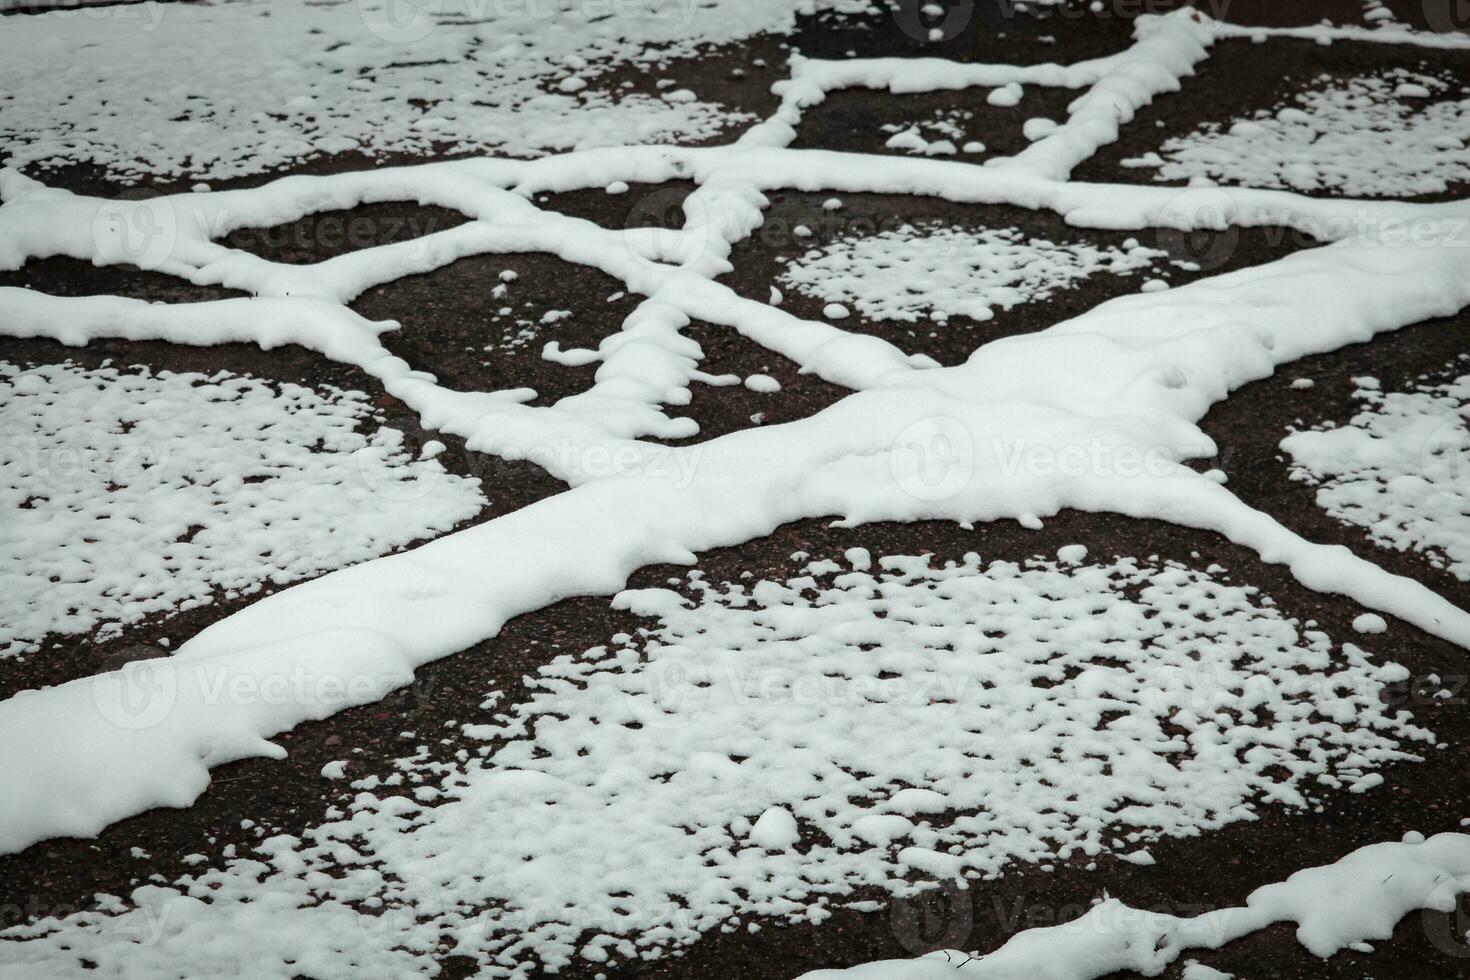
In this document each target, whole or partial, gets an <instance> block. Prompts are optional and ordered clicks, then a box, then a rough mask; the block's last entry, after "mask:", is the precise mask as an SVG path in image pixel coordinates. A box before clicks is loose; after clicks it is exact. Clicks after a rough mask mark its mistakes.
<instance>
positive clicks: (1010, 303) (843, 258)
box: [780, 224, 1168, 323]
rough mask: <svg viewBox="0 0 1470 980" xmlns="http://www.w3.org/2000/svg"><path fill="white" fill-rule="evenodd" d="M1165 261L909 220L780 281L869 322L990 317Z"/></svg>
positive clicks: (845, 245)
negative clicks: (1077, 285) (1080, 284)
mask: <svg viewBox="0 0 1470 980" xmlns="http://www.w3.org/2000/svg"><path fill="white" fill-rule="evenodd" d="M1167 257H1168V253H1167V252H1162V251H1159V250H1158V249H1151V248H1146V247H1144V246H1142V245H1140V244H1138V242H1137V241H1130V242H1129V243H1125V247H1124V248H1121V249H1120V248H1113V247H1109V246H1097V245H1093V244H1090V243H1088V242H1068V243H1057V242H1050V241H1046V240H1045V239H1039V238H1029V237H1028V236H1026V235H1025V234H1023V233H1022V232H1021V231H1020V229H1017V228H988V229H983V230H980V231H969V230H966V229H962V228H954V227H947V226H944V225H939V224H934V225H927V226H921V227H914V226H912V225H904V226H903V227H901V228H896V229H893V230H889V231H883V232H879V233H878V234H876V235H866V236H854V237H849V238H843V239H840V240H838V241H836V242H833V243H832V244H830V245H827V246H825V247H823V248H819V249H813V250H812V251H810V252H807V253H806V254H805V255H803V256H801V257H800V258H798V259H793V260H792V261H791V262H790V263H789V264H788V265H787V267H786V268H785V270H783V271H782V273H781V275H780V281H781V282H782V283H783V284H785V285H787V286H793V287H795V288H796V289H798V290H800V291H801V292H803V293H805V294H806V295H808V296H812V297H815V298H818V299H822V300H825V301H827V302H829V303H844V304H849V305H851V306H852V307H854V308H855V309H857V310H858V311H860V312H861V313H862V314H863V315H864V316H866V317H867V318H868V319H870V320H900V321H904V322H907V323H913V322H916V321H918V320H920V319H923V318H925V317H928V318H930V319H934V320H943V319H946V318H948V317H950V316H966V317H969V318H971V319H973V320H989V319H990V318H991V317H993V316H994V315H995V313H994V310H993V308H994V307H999V308H1000V309H1002V310H1009V309H1011V308H1012V307H1015V306H1019V305H1020V304H1022V303H1027V302H1030V301H1032V300H1043V299H1046V298H1048V297H1049V296H1051V295H1052V294H1053V293H1055V292H1056V291H1058V290H1061V289H1066V288H1068V287H1069V286H1071V285H1073V284H1074V283H1078V282H1081V281H1082V280H1084V279H1087V278H1089V277H1091V276H1094V275H1097V274H1098V273H1103V272H1106V273H1109V274H1111V275H1127V274H1129V273H1132V272H1137V271H1139V270H1142V269H1147V268H1149V266H1150V265H1152V263H1153V262H1154V261H1155V260H1158V259H1162V258H1167Z"/></svg>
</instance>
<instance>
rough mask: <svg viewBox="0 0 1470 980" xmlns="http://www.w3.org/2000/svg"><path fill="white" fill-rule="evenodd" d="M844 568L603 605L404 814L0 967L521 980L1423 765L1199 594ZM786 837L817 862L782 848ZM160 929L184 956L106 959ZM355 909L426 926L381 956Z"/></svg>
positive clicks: (1144, 571) (1380, 714) (358, 817)
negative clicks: (609, 632) (464, 960)
mask: <svg viewBox="0 0 1470 980" xmlns="http://www.w3.org/2000/svg"><path fill="white" fill-rule="evenodd" d="M842 557H843V558H845V559H846V562H845V563H844V562H837V561H834V560H831V559H824V558H822V557H820V556H817V557H815V558H814V559H813V560H812V561H811V562H810V563H809V565H808V567H807V568H806V569H804V570H803V571H802V574H798V575H796V576H794V577H791V578H788V579H785V580H764V581H755V582H744V583H735V582H720V581H706V580H705V578H704V577H703V576H698V575H691V576H690V577H689V578H688V579H687V580H686V583H685V584H684V585H683V586H681V587H680V589H679V591H678V592H676V591H674V590H672V589H642V590H635V591H632V592H623V593H620V594H619V596H618V597H617V598H616V599H615V600H614V605H615V606H616V607H617V608H621V609H629V610H632V611H634V612H636V613H639V614H640V615H645V616H648V617H650V619H649V621H648V623H647V625H646V626H644V627H642V628H640V629H638V630H637V631H636V635H627V634H622V635H620V636H619V637H614V638H610V639H609V640H608V642H606V643H604V644H602V645H599V646H596V647H593V648H591V649H588V650H586V651H582V652H579V653H576V654H566V655H563V656H560V657H557V658H556V659H555V660H553V661H552V662H551V663H549V664H547V665H545V666H544V667H542V668H540V669H539V671H538V672H537V673H536V675H535V676H533V677H532V678H530V680H531V696H530V698H529V699H528V700H527V701H526V702H524V703H522V704H519V705H516V706H513V707H511V708H509V709H508V711H507V714H505V715H503V716H501V718H500V719H499V720H498V721H497V722H496V723H495V724H480V725H470V726H465V729H464V732H465V734H466V735H467V736H469V737H470V738H472V739H478V740H480V741H482V742H483V743H484V744H485V746H486V749H485V751H484V752H483V753H482V754H481V755H480V756H477V757H471V758H470V759H469V760H468V761H467V762H466V764H465V765H464V766H456V765H446V764H444V763H439V762H433V761H428V760H421V759H418V758H416V757H415V756H410V757H408V758H405V759H401V760H399V762H398V763H397V764H396V767H395V768H396V769H397V770H398V771H399V772H401V773H403V774H404V775H405V776H406V777H407V778H406V779H405V780H404V781H403V783H404V785H403V787H402V788H394V787H391V786H387V785H382V784H379V783H378V782H377V780H376V779H370V780H360V781H358V782H357V783H356V784H354V789H356V790H359V791H365V790H373V791H376V795H375V794H373V793H368V792H361V793H360V795H357V796H355V797H354V798H353V799H352V801H351V804H350V812H349V813H348V814H346V815H344V816H343V817H341V818H340V819H338V820H335V821H328V822H327V823H325V824H323V825H321V826H319V827H316V828H315V829H314V830H313V831H312V832H311V835H310V838H309V839H306V840H301V841H296V840H287V839H281V838H275V839H272V840H271V841H267V842H266V845H265V847H264V849H263V852H262V853H259V854H253V855H244V856H241V857H240V858H238V859H236V860H234V861H230V862H226V863H225V864H223V866H221V867H216V868H206V869H201V870H200V871H198V872H197V873H196V874H195V875H193V876H192V877H190V878H188V879H184V880H181V881H179V882H176V883H174V884H173V885H171V886H168V887H167V888H163V889H160V888H155V887H154V886H149V887H148V888H147V889H144V890H143V892H142V894H141V895H140V894H138V893H135V894H134V895H133V896H132V901H133V902H134V903H136V904H137V905H138V906H139V910H138V911H137V912H125V913H123V916H122V917H121V918H113V917H112V916H108V915H97V914H92V913H83V914H82V915H80V916H73V917H71V918H70V919H69V920H67V921H66V922H64V923H53V924H50V925H41V926H37V927H34V928H27V929H24V930H19V931H12V932H11V933H9V934H7V936H6V938H18V937H20V936H22V935H24V936H29V937H41V936H44V938H33V939H32V941H31V942H29V943H25V944H22V945H20V946H17V947H12V950H13V956H12V962H14V963H15V964H16V965H15V967H14V968H15V969H16V970H24V969H25V968H26V966H25V965H26V964H27V963H30V962H45V963H48V964H50V965H51V966H52V967H53V968H57V967H59V966H60V965H64V964H67V963H73V964H74V963H76V962H77V959H78V958H82V957H84V958H86V959H88V960H91V961H93V962H97V963H99V964H100V966H99V969H98V970H97V971H96V972H93V973H91V974H90V975H91V976H93V977H99V978H100V977H108V976H113V975H118V974H119V973H120V972H121V971H122V969H123V968H124V966H128V967H131V968H133V969H147V968H148V966H149V964H152V963H163V962H169V961H170V956H171V955H173V956H179V955H182V956H186V957H187V960H186V962H187V964H188V968H187V973H188V975H189V976H191V977H207V976H217V975H229V974H230V971H232V970H234V969H236V964H237V962H238V961H237V959H236V957H237V956H238V955H239V953H240V950H241V948H242V945H241V944H250V947H251V949H252V962H253V963H255V964H257V968H258V969H260V970H261V971H263V972H266V973H269V972H272V968H271V965H273V964H282V961H283V960H285V959H288V958H294V959H296V960H298V961H301V962H322V963H328V962H330V963H332V965H331V967H330V968H329V969H328V970H326V971H325V972H323V973H321V974H319V975H321V976H323V977H324V978H327V977H335V976H352V975H354V974H353V973H352V970H354V969H356V970H357V971H358V972H357V973H356V974H355V975H359V976H360V975H363V973H364V971H365V970H366V972H367V973H369V974H370V975H373V976H380V975H381V976H400V975H406V974H408V973H410V972H411V970H412V968H413V966H415V965H417V966H420V967H421V966H423V965H424V964H425V962H426V958H427V957H430V956H432V955H433V951H434V946H435V944H436V941H437V937H438V936H440V935H444V934H447V935H450V936H453V937H455V939H454V942H455V950H456V952H457V953H459V954H460V955H465V956H470V957H473V958H474V959H475V960H477V961H478V962H479V963H480V964H481V965H489V964H490V963H492V962H493V963H495V964H497V965H498V966H499V967H500V968H501V969H502V970H504V971H506V972H507V973H510V974H511V975H535V974H536V973H537V971H540V970H545V969H550V968H552V967H554V966H556V965H558V964H563V963H566V962H568V961H569V960H571V959H574V958H579V957H580V958H587V959H593V960H596V959H597V958H598V956H599V951H604V952H608V953H612V952H614V951H620V955H621V957H622V958H624V959H626V958H629V957H630V956H633V955H635V953H634V951H636V955H644V954H651V953H652V952H653V951H655V950H666V949H668V948H669V947H670V946H676V945H680V944H684V943H687V942H690V941H693V940H695V939H697V938H698V937H699V936H700V935H702V934H703V933H706V932H709V931H711V930H714V929H717V928H724V927H727V926H730V925H732V924H735V923H744V922H746V921H758V920H759V918H761V917H777V918H784V919H790V920H807V921H813V922H816V921H820V920H821V918H822V917H823V916H824V914H825V905H826V904H827V903H828V902H829V901H832V900H834V899H835V898H837V897H840V896H842V895H844V894H847V893H850V892H851V891H853V890H854V889H856V888H859V887H872V886H880V887H883V888H886V889H888V890H890V891H893V892H896V893H899V894H904V893H906V892H907V891H908V890H909V889H911V888H912V886H910V885H908V884H907V883H906V881H905V878H906V876H907V875H908V873H910V872H912V871H916V870H928V871H931V872H936V873H943V874H946V875H949V874H959V873H965V872H967V873H970V874H982V875H994V874H997V873H999V872H1000V871H1001V869H1002V868H1004V867H1006V866H1007V865H1008V864H1010V863H1012V862H1015V861H1023V862H1027V863H1039V862H1046V861H1051V860H1056V859H1063V860H1065V859H1067V858H1068V857H1096V856H1099V855H1106V854H1109V853H1115V854H1118V855H1120V857H1121V858H1123V859H1125V860H1132V861H1134V862H1139V861H1141V860H1146V859H1145V858H1142V857H1141V856H1140V855H1141V853H1142V852H1141V850H1140V844H1141V843H1143V842H1146V841H1148V840H1151V839H1154V838H1157V837H1159V836H1163V835H1193V834H1196V833H1199V832H1201V831H1203V830H1207V829H1210V828H1213V827H1218V826H1222V825H1224V824H1226V823H1230V822H1234V821H1237V820H1242V819H1250V818H1251V817H1252V815H1253V814H1254V813H1255V812H1256V810H1257V809H1258V808H1260V807H1269V806H1292V807H1299V806H1303V805H1307V804H1308V802H1309V801H1310V799H1311V795H1312V793H1313V791H1314V790H1315V789H1319V788H1321V787H1323V786H1329V785H1336V784H1339V783H1340V782H1341V781H1343V780H1348V781H1351V780H1356V779H1358V778H1360V777H1361V776H1362V775H1363V774H1364V773H1365V772H1372V771H1373V770H1374V769H1376V768H1377V767H1378V766H1380V765H1383V764H1385V763H1388V762H1390V761H1393V760H1395V759H1399V758H1404V757H1406V754H1407V753H1409V752H1410V751H1412V748H1413V746H1414V745H1416V744H1418V743H1421V742H1432V736H1430V734H1429V733H1428V732H1425V731H1423V730H1422V729H1419V728H1418V727H1416V726H1415V725H1413V724H1412V723H1411V722H1410V721H1409V720H1408V718H1407V716H1406V715H1403V714H1400V713H1398V712H1397V711H1396V710H1390V709H1389V708H1388V707H1386V706H1385V704H1384V703H1383V702H1384V699H1383V698H1382V693H1383V692H1384V690H1385V685H1386V684H1388V683H1391V682H1392V679H1393V678H1396V677H1398V676H1399V673H1400V672H1401V671H1402V669H1401V668H1398V669H1397V670H1394V669H1385V665H1384V664H1382V663H1381V662H1377V661H1374V660H1370V659H1369V658H1368V657H1367V656H1366V655H1364V654H1363V653H1361V652H1360V651H1358V650H1357V649H1356V648H1354V647H1352V646H1351V645H1343V646H1341V647H1337V646H1335V645H1334V644H1333V643H1332V642H1331V640H1330V639H1329V638H1328V637H1327V636H1325V635H1324V634H1322V633H1320V632H1317V631H1312V630H1303V629H1302V628H1301V627H1300V626H1299V625H1298V624H1296V623H1294V622H1292V621H1291V620H1289V619H1287V618H1285V617H1284V616H1283V615H1282V614H1281V613H1280V612H1279V611H1277V610H1276V609H1275V608H1274V607H1272V606H1271V605H1269V604H1267V602H1266V601H1265V597H1263V596H1260V595H1259V594H1258V593H1256V591H1255V590H1253V589H1251V588H1248V587H1244V586H1238V585H1233V584H1230V583H1229V582H1227V581H1225V580H1223V579H1222V578H1219V577H1216V576H1212V575H1209V574H1206V573H1203V572H1200V571H1198V570H1194V569H1189V568H1186V567H1183V566H1179V565H1174V564H1160V565H1143V564H1139V563H1138V562H1136V561H1134V560H1132V559H1122V560H1117V561H1113V562H1110V563H1107V564H1092V565H1080V566H1066V567H1063V566H1059V565H1057V564H1056V563H1054V562H1051V561H1047V560H1043V559H1034V560H1032V561H1029V562H1027V563H1025V564H1024V565H1017V564H1013V563H1009V562H991V563H988V564H986V563H984V562H982V561H981V560H980V559H979V558H978V556H975V555H970V556H967V557H966V558H965V559H964V560H963V561H960V562H957V563H953V564H945V565H942V566H941V565H937V564H936V563H934V562H932V561H931V560H930V558H929V556H907V555H888V556H881V557H879V558H877V559H876V561H874V560H873V559H872V556H864V555H862V554H856V553H848V554H845V555H843V556H842ZM870 561H871V562H872V566H871V567H870V568H869V569H868V570H866V571H864V570H859V567H858V566H861V565H864V564H867V563H868V562H870ZM848 565H851V566H852V567H851V569H849V568H848ZM1203 610H1208V612H1206V613H1204V615H1203V616H1201V614H1200V613H1201V611H1203ZM653 617H656V618H653ZM181 690H182V688H181ZM1104 719H1106V721H1104ZM1178 728H1182V729H1184V731H1183V732H1179V731H1177V729H1178ZM854 731H857V732H859V733H860V734H861V737H858V738H854V737H853V736H854ZM917 732H922V733H924V734H923V737H922V738H915V733H917ZM1304 741H1310V742H1311V743H1312V744H1313V746H1314V749H1313V751H1312V752H1311V753H1310V754H1308V755H1302V754H1301V753H1299V752H1298V750H1297V746H1298V745H1300V744H1302V743H1303V742H1304ZM334 771H336V770H334ZM324 775H325V776H328V778H335V777H332V775H331V774H330V773H327V772H325V771H324ZM425 799H427V800H429V801H430V802H428V803H425V802H424V800H425ZM953 813H959V814H961V816H959V817H957V818H955V819H953V820H949V819H939V818H937V817H936V815H938V814H953ZM802 825H806V826H810V827H811V828H812V829H813V831H814V832H815V833H814V835H813V836H814V838H815V842H814V843H812V844H811V846H810V847H803V848H797V847H795V846H794V845H795V844H796V843H797V842H798V840H799V839H800V838H799V829H800V826H802ZM262 873H264V875H265V877H264V880H263V881H260V882H257V876H259V875H261V874H262ZM175 890H176V891H178V892H183V893H185V894H189V895H199V896H207V897H208V898H209V899H210V904H209V905H208V906H204V907H199V908H195V907H194V906H193V905H192V904H189V903H188V901H187V900H185V899H182V898H179V897H176V896H172V895H171V896H167V897H165V896H164V894H163V893H164V892H173V891H175ZM159 902H165V904H166V907H167V908H168V910H169V911H168V927H169V928H170V930H176V931H174V932H172V934H173V935H174V936H175V939H176V948H177V949H179V950H187V952H185V953H173V954H170V953H168V952H167V951H165V950H164V949H157V948H155V949H143V950H135V949H133V948H132V946H131V944H129V943H127V942H126V940H125V939H120V938H119V937H126V936H128V935H129V934H130V930H131V929H133V928H136V926H131V925H130V922H137V921H140V919H141V921H147V919H146V918H145V917H146V916H147V915H148V914H150V912H149V909H151V908H153V907H154V906H155V905H156V904H157V903H159ZM262 904H263V905H265V906H266V907H267V908H269V909H271V910H272V915H271V918H270V919H269V920H267V921H274V919H275V917H276V916H287V917H288V920H287V921H283V922H282V923H281V925H280V929H279V930H278V929H276V928H275V927H272V928H271V929H269V930H265V931H267V932H269V933H271V935H270V937H269V938H268V939H266V938H258V937H256V936H252V935H251V933H252V932H256V933H258V932H260V931H261V930H259V929H255V930H250V929H246V928H245V927H244V923H246V922H249V921H252V920H253V919H257V917H258V916H260V915H261V914H262V913H258V912H256V911H254V908H258V907H260V906H261V905H262ZM355 904H364V905H365V906H366V907H367V908H368V909H371V908H375V907H378V905H379V904H381V906H382V907H385V908H388V909H400V908H401V909H412V910H414V911H415V912H416V913H418V914H419V915H423V916H426V917H427V921H425V922H424V923H422V925H421V927H420V926H418V925H414V924H410V928H408V929H402V928H395V927H391V926H388V925H385V926H384V927H383V928H382V929H381V931H380V930H379V928H377V927H375V926H374V925H373V918H372V914H371V912H370V911H367V912H363V913H358V912H354V911H353V906H354V905H355ZM485 909H492V910H494V912H493V914H482V913H481V912H478V911H477V910H485ZM152 914H156V913H152ZM129 916H132V917H133V918H132V919H129V918H128V917H129ZM298 917H299V918H298ZM363 917H366V920H367V921H366V923H363V924H360V923H359V921H358V920H359V919H360V918H363ZM288 923H289V924H288ZM53 930H54V931H53ZM584 930H588V932H587V933H584ZM204 936H211V937H214V938H213V939H212V940H211V941H210V942H195V941H194V939H195V938H196V937H200V938H202V937H204ZM364 936H366V941H364V939H363V938H362V937H364ZM398 944H402V945H403V946H404V947H405V948H404V949H402V950H399V951H397V952H394V946H396V945H398ZM624 944H627V945H626V946H624ZM62 946H65V947H67V949H66V951H65V952H63V951H62V950H61V948H60V947H62ZM348 949H350V950H352V954H351V956H349V957H346V958H342V957H341V955H340V954H339V953H337V952H336V951H338V950H348ZM333 956H337V957H339V959H340V962H338V961H334V960H333V959H332V957H333ZM395 957H399V958H401V960H402V962H400V963H399V965H397V966H396V967H394V968H392V969H389V968H388V967H377V968H375V969H371V970H369V969H367V967H366V966H364V964H384V963H392V962H395ZM278 958H279V959H278ZM174 962H177V961H174ZM274 969H281V970H284V966H283V965H280V966H275V967H274ZM297 969H298V970H299V969H300V968H299V967H297ZM77 972H80V971H77ZM286 972H289V971H286ZM58 975H65V974H58ZM0 976H5V974H4V973H3V972H0Z"/></svg>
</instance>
